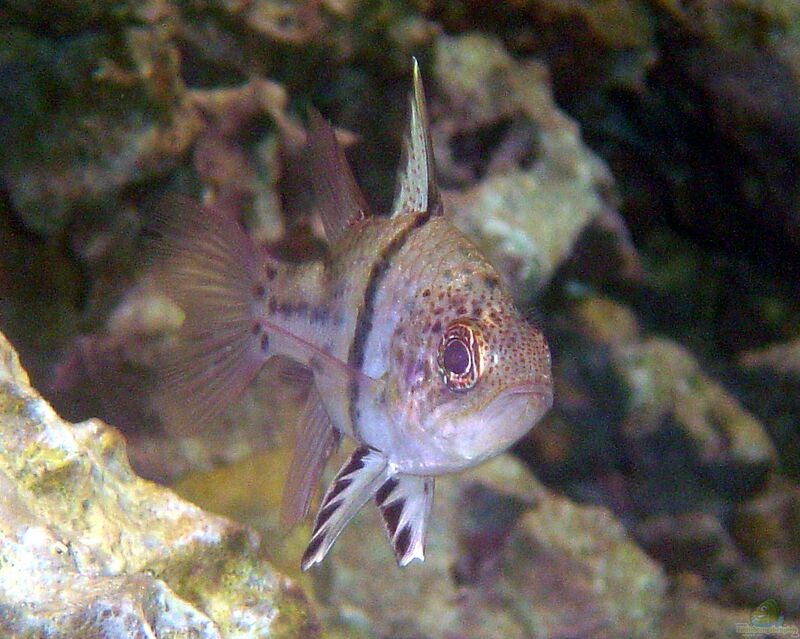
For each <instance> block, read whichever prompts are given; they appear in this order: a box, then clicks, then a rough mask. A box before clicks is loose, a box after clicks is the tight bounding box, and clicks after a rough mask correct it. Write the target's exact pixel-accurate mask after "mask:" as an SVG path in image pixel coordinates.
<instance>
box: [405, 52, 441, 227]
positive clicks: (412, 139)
mask: <svg viewBox="0 0 800 639" xmlns="http://www.w3.org/2000/svg"><path fill="white" fill-rule="evenodd" d="M412 75H413V87H412V89H411V99H410V103H411V105H410V109H409V117H408V128H407V130H406V134H405V137H404V138H403V161H402V164H401V170H400V176H399V180H398V191H397V195H396V197H395V200H394V205H393V207H392V217H394V216H397V215H408V214H412V215H419V214H424V215H426V216H427V217H430V216H432V215H442V214H443V211H444V209H443V207H442V198H441V194H440V193H439V187H438V185H437V184H436V171H435V168H434V159H433V144H432V142H431V132H430V122H429V121H428V108H427V106H426V104H425V90H424V88H423V86H422V75H421V74H420V70H419V64H418V63H417V59H416V58H414V59H413V72H412Z"/></svg>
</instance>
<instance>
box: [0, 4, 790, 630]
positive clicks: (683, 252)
mask: <svg viewBox="0 0 800 639" xmlns="http://www.w3.org/2000/svg"><path fill="white" fill-rule="evenodd" d="M412 56H417V57H418V59H419V61H420V65H421V68H422V73H423V78H424V80H425V84H426V91H427V96H428V102H429V110H430V116H431V123H432V132H433V145H434V152H435V155H436V164H437V174H438V177H439V181H440V184H441V186H442V188H443V190H444V191H445V198H446V206H447V208H448V209H449V211H450V212H451V213H452V214H453V216H454V220H455V223H456V224H457V225H458V226H459V227H460V228H461V229H462V230H464V231H465V232H467V233H468V234H469V235H470V237H472V238H473V239H474V240H475V241H476V242H477V243H478V244H479V245H480V246H481V248H482V249H483V250H484V251H485V252H486V254H487V255H488V256H489V257H490V259H491V260H492V261H493V263H494V264H495V265H496V266H497V267H498V269H499V270H500V271H501V272H502V274H503V276H504V277H505V278H506V280H507V281H508V283H509V284H510V285H511V286H512V289H513V290H514V292H515V295H516V296H517V300H518V302H519V304H520V306H521V307H522V308H523V309H525V310H526V312H528V313H529V314H530V315H531V318H532V320H533V321H537V322H540V323H541V324H542V326H543V327H544V329H545V332H546V334H547V336H548V339H549V341H550V345H551V349H552V353H553V367H554V373H555V397H556V399H555V406H554V408H553V410H552V411H551V412H550V414H549V415H548V416H547V417H546V418H545V420H544V421H543V422H542V423H540V424H539V425H537V426H536V428H534V430H533V431H531V432H530V433H529V435H528V436H527V437H526V438H525V439H524V440H523V441H522V442H520V443H519V444H518V445H517V446H516V447H515V448H514V450H513V451H511V452H510V453H508V454H506V455H503V456H500V457H498V458H496V459H494V460H492V461H491V462H489V463H486V464H484V465H482V466H480V467H478V468H476V469H474V470H472V471H469V472H467V473H463V474H461V475H456V476H453V477H448V478H445V479H442V480H441V481H437V484H438V486H439V489H438V491H437V498H436V503H435V504H434V514H433V518H432V523H431V530H430V531H429V539H428V544H427V551H426V561H425V562H424V563H422V564H420V563H415V564H412V565H411V566H409V567H407V568H405V569H399V568H397V567H396V565H395V562H394V558H393V556H392V553H391V550H390V548H389V547H388V545H387V544H386V541H385V539H384V538H383V536H384V533H383V531H382V530H381V527H382V526H381V524H380V523H379V522H378V519H377V516H375V515H374V513H371V512H367V511H368V510H369V509H365V511H364V512H362V513H361V514H360V515H359V516H358V517H357V519H356V520H355V521H354V522H353V524H352V525H351V526H350V527H349V528H348V530H347V531H345V532H344V533H343V534H342V537H341V539H340V540H339V543H337V545H336V547H335V548H334V550H333V551H332V553H331V555H330V557H329V558H328V559H327V560H326V562H325V563H324V564H323V565H322V566H321V567H320V568H319V569H315V570H313V571H310V572H309V573H304V574H301V573H300V572H299V570H298V565H299V558H300V555H301V554H302V551H303V547H304V544H305V542H306V541H307V540H308V535H309V525H308V524H306V525H304V526H301V527H300V528H299V529H296V530H294V531H291V532H289V533H287V532H286V531H282V530H281V527H280V523H279V515H278V509H279V503H280V495H281V490H282V480H283V478H284V476H285V474H286V469H287V468H288V463H289V459H290V456H291V451H292V447H293V441H294V440H293V430H294V427H295V426H294V422H295V419H296V414H297V411H298V408H299V407H300V406H301V405H302V403H303V399H304V393H305V391H306V388H305V385H304V384H303V383H301V382H302V377H301V376H295V378H293V379H291V380H287V379H286V377H285V376H284V375H281V374H279V373H278V372H277V367H275V366H270V365H268V366H267V367H266V368H265V370H264V371H263V372H262V373H261V374H260V375H259V377H258V379H257V380H256V382H255V383H254V384H253V386H252V388H250V389H249V390H248V391H247V392H246V393H245V396H244V397H242V398H241V400H240V401H239V402H237V403H236V405H235V406H232V407H231V408H230V409H229V410H227V411H226V412H225V414H224V415H222V416H221V417H219V418H218V419H215V420H214V421H213V423H211V424H209V426H208V428H207V429H206V430H207V432H206V433H204V434H203V435H202V436H196V437H183V438H180V437H175V436H171V435H169V432H171V431H172V430H174V429H171V427H170V423H169V422H170V420H171V419H172V418H173V417H172V416H170V415H167V414H163V413H162V411H160V410H159V407H158V405H157V404H155V403H154V402H153V401H152V395H151V393H150V389H151V388H152V384H153V374H152V365H153V362H154V361H155V359H156V358H157V357H158V354H159V352H161V351H162V350H163V348H164V347H165V344H166V343H168V342H169V339H170V334H171V331H174V329H175V326H176V323H177V322H178V321H179V320H178V319H176V317H174V313H173V312H172V307H171V306H170V305H168V304H165V303H164V300H163V299H161V298H160V297H159V296H158V295H157V294H155V293H154V291H153V288H152V286H151V282H150V281H149V280H148V277H147V275H146V264H145V260H144V259H143V258H142V254H143V251H142V239H143V238H142V235H143V228H144V227H145V224H146V223H147V222H148V220H149V219H150V218H149V217H148V216H150V215H152V211H153V210H154V208H155V207H156V206H157V203H158V202H160V201H161V200H163V198H165V197H167V196H169V194H171V193H177V192H180V193H188V194H190V195H192V196H194V197H197V198H198V199H202V200H203V201H205V202H207V203H211V204H213V206H216V207H219V208H220V209H221V210H225V211H229V212H231V213H232V214H234V215H237V216H238V217H239V218H240V219H241V220H242V221H243V223H244V224H245V226H246V227H247V229H248V230H249V232H250V234H251V236H252V237H253V238H254V239H255V240H256V241H257V242H258V243H259V244H261V245H263V246H265V247H267V248H268V249H269V250H270V251H272V252H274V253H276V254H278V255H281V256H282V257H283V258H284V259H287V260H292V261H302V260H311V259H318V258H320V257H321V256H323V255H324V253H325V243H324V240H323V239H322V237H323V236H322V233H321V227H320V224H319V221H318V220H317V219H316V218H315V217H313V216H311V215H310V213H309V212H310V207H309V197H310V194H309V193H308V191H307V189H305V188H304V187H303V184H304V178H303V170H304V166H303V163H302V161H301V160H300V159H299V155H300V153H299V151H300V149H301V148H302V145H303V143H304V139H305V132H304V119H305V112H306V108H307V107H308V106H309V105H312V104H313V105H315V106H316V107H317V108H318V109H320V111H322V113H323V114H324V115H325V116H326V117H327V118H328V119H330V120H331V121H332V122H333V123H334V124H335V126H336V127H337V128H339V129H340V131H341V133H342V136H343V138H344V139H346V140H347V141H348V143H349V144H348V150H347V153H348V157H349V159H350V161H351V163H352V165H353V167H354V171H355V173H356V176H357V178H358V180H359V182H360V184H361V185H362V188H363V190H364V192H365V194H366V195H367V197H368V199H369V200H370V203H371V204H372V205H373V209H374V210H378V211H387V210H388V209H389V206H390V204H391V200H392V196H393V191H394V182H395V172H396V166H397V163H398V158H399V154H400V143H401V139H402V135H403V131H404V127H405V119H406V105H407V99H406V95H407V92H408V89H409V86H410V72H411V57H412ZM0 81H1V83H0V86H2V91H1V92H0V143H2V146H1V147H0V332H2V334H3V335H5V336H6V337H7V341H6V340H4V339H2V335H0V494H1V495H2V498H0V636H3V637H25V638H27V637H30V638H39V637H42V636H47V637H55V638H61V637H64V638H67V637H86V638H93V637H120V638H128V637H131V638H133V637H150V636H152V637H159V638H162V637H170V638H173V637H175V638H178V637H180V638H182V637H201V638H205V637H223V638H226V639H227V638H233V637H236V638H239V637H242V638H244V637H312V638H313V637H326V638H338V637H342V638H344V637H348V638H349V637H354V638H362V637H364V638H366V637H380V638H383V639H428V638H430V639H439V638H441V639H469V638H481V639H483V638H486V639H492V638H495V637H497V638H498V639H499V638H501V637H502V638H504V639H505V638H516V637H519V638H526V639H528V638H537V639H538V638H553V639H555V638H567V637H582V638H590V637H669V636H682V637H687V638H690V639H691V638H700V637H703V638H712V639H713V638H717V637H740V636H747V635H750V636H764V635H766V636H769V635H770V633H773V634H774V635H775V636H779V635H789V636H800V631H798V628H800V3H798V2H796V0H507V1H503V2H490V1H486V0H484V1H481V0H461V1H455V0H442V1H438V0H406V1H395V2H391V1H388V0H382V1H381V0H307V1H306V0H297V1H289V0H127V1H124V0H101V1H97V0H48V1H45V0H41V1H39V0H0ZM17 354H18V356H17ZM29 382H30V383H29ZM34 389H36V390H34ZM50 405H52V408H53V409H54V411H55V412H54V411H53V410H51V408H50ZM95 418H97V419H95ZM71 422H74V423H71ZM128 459H129V460H130V465H129V462H128ZM332 466H334V467H335V466H336V464H335V463H334V464H332ZM165 487H168V488H165ZM148 633H149V634H148Z"/></svg>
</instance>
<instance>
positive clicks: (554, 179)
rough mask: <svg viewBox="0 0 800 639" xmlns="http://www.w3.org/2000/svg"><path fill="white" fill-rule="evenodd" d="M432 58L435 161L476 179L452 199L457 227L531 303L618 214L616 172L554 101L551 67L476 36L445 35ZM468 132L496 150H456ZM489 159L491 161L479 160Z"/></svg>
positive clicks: (454, 174) (452, 174) (448, 171)
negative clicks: (436, 103) (596, 228)
mask: <svg viewBox="0 0 800 639" xmlns="http://www.w3.org/2000/svg"><path fill="white" fill-rule="evenodd" d="M435 54H436V64H435V66H434V82H433V83H432V84H434V85H435V86H436V87H437V88H438V89H439V90H440V91H441V95H438V96H437V99H438V100H441V101H442V102H443V103H444V104H445V105H446V106H445V107H443V113H442V114H441V116H440V117H439V118H438V119H435V124H434V127H435V130H434V138H435V146H436V149H435V152H436V155H437V162H438V164H439V165H440V168H441V170H442V173H443V174H444V177H445V178H448V177H449V179H451V180H458V179H462V180H463V181H464V182H465V183H466V184H468V185H469V186H468V188H466V190H464V191H463V192H460V193H459V192H457V193H452V194H451V196H450V199H449V203H450V204H451V205H452V208H453V210H454V215H455V220H456V223H457V225H458V226H459V227H460V228H461V229H462V230H464V231H465V232H466V233H468V234H469V235H470V236H471V237H473V238H474V239H475V240H476V241H477V242H478V244H479V245H481V247H482V248H483V249H484V251H485V252H486V253H487V255H488V256H489V258H490V260H492V262H493V263H494V264H495V265H496V266H497V267H498V268H499V269H500V271H501V272H502V273H503V274H504V275H505V276H506V279H507V280H508V281H509V282H511V283H512V285H513V286H515V288H516V289H517V292H518V293H519V294H520V296H521V298H523V299H529V298H530V295H531V294H532V293H533V292H535V291H536V290H538V289H540V288H541V287H542V286H543V285H544V284H545V283H546V282H547V281H548V280H549V278H550V277H551V276H552V274H553V271H554V270H555V268H556V267H557V266H558V265H559V264H560V263H561V262H562V261H564V260H565V259H566V257H567V256H568V255H569V254H570V252H571V250H572V248H573V246H574V244H575V242H576V241H577V239H578V237H579V235H580V234H581V232H582V231H583V230H584V229H585V228H586V227H587V225H588V224H589V223H590V222H591V221H593V220H595V219H596V218H598V217H599V216H601V215H602V214H604V213H607V212H609V211H610V210H611V201H610V195H609V194H610V192H611V191H612V189H613V181H612V178H611V174H610V173H609V171H608V168H607V167H606V166H605V164H604V163H603V162H602V161H601V160H600V159H599V158H598V157H597V156H596V155H594V154H593V153H592V152H591V151H590V150H589V149H588V147H586V146H585V145H584V144H583V142H582V140H581V137H580V133H579V128H578V125H577V124H576V123H575V122H574V121H573V120H571V119H570V118H569V117H568V116H566V115H565V114H564V113H563V112H562V111H561V110H559V109H558V107H557V106H556V105H555V102H554V100H553V97H552V92H551V88H550V80H549V76H548V73H547V71H546V69H545V67H544V66H542V65H540V64H538V63H536V62H533V61H522V62H517V61H515V60H514V59H513V58H511V56H510V55H509V54H508V53H507V52H506V50H505V49H504V48H503V47H502V45H501V44H500V43H499V42H498V41H497V40H494V39H492V38H489V37H487V36H484V35H478V34H470V35H463V36H458V37H452V36H446V35H443V36H440V37H439V38H438V39H437V41H436V47H435ZM465 137H469V139H472V140H473V141H474V140H480V139H481V138H482V137H485V138H486V139H487V140H491V143H492V144H496V145H497V146H496V148H494V149H482V148H476V149H462V150H459V149H458V141H459V139H463V138H465ZM453 147H456V150H455V151H454V150H453ZM486 155H489V157H490V159H489V161H488V164H487V165H485V166H483V165H480V164H475V162H476V161H477V160H479V159H480V158H483V157H484V156H486ZM459 176H461V178H459ZM475 178H478V181H477V184H475V183H474V182H475Z"/></svg>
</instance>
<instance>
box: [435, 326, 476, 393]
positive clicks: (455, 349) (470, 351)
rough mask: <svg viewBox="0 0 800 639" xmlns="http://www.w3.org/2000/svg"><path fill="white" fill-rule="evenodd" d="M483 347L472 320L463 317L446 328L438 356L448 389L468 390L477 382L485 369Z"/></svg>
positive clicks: (440, 370)
mask: <svg viewBox="0 0 800 639" xmlns="http://www.w3.org/2000/svg"><path fill="white" fill-rule="evenodd" d="M482 344H483V339H482V336H481V332H480V328H478V326H477V324H476V323H475V322H473V321H472V320H471V319H468V318H460V319H457V320H455V321H454V322H452V323H451V324H450V325H449V326H448V327H447V329H446V330H445V332H444V335H442V341H441V342H440V344H439V355H438V357H437V363H438V365H439V372H440V373H441V375H442V379H443V380H444V383H445V385H446V386H447V388H449V389H450V390H452V391H467V390H469V389H471V388H472V387H474V386H475V384H477V383H478V379H479V378H480V375H481V370H482V368H483V366H482V363H483V361H482V357H481V355H482V352H481V351H482V348H481V346H482Z"/></svg>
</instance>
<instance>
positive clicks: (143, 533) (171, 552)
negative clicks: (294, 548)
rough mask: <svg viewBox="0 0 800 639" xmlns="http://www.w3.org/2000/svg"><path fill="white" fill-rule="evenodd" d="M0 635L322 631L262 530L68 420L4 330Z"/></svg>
mask: <svg viewBox="0 0 800 639" xmlns="http://www.w3.org/2000/svg"><path fill="white" fill-rule="evenodd" d="M0 493H2V498H1V499H0V635H2V636H4V637H9V636H11V637H19V638H31V639H33V638H39V637H42V636H47V637H51V638H53V639H62V638H63V639H67V638H71V637H77V636H80V637H81V638H82V639H91V638H94V637H97V638H100V637H103V638H120V639H127V638H131V639H132V638H134V637H167V636H168V637H175V638H179V637H187V638H188V637H196V638H208V639H211V638H214V639H217V638H220V639H222V638H233V637H242V638H243V637H248V638H249V637H299V636H302V637H315V636H317V634H318V631H317V625H316V622H315V620H314V618H313V616H312V615H311V613H310V611H309V608H308V604H307V602H306V601H305V599H304V597H303V596H302V594H301V593H299V591H298V589H297V587H296V586H295V585H294V584H293V583H292V582H291V581H290V580H289V579H287V578H286V577H284V576H282V575H280V574H278V573H276V572H275V571H274V570H273V569H272V568H271V567H270V566H269V565H268V564H267V563H266V562H265V561H264V560H263V557H262V555H261V551H260V549H259V540H258V537H257V535H256V534H255V533H254V532H253V531H252V530H250V529H248V528H246V527H244V526H242V525H240V524H236V523H234V522H231V521H230V520H227V519H225V518H223V517H218V516H215V515H209V514H206V513H204V512H203V511H202V510H200V509H199V508H197V507H196V506H194V505H192V504H190V503H189V502H186V501H184V500H182V499H180V498H179V497H177V496H176V495H175V494H173V493H172V492H171V491H169V490H167V489H165V488H162V487H159V486H157V485H155V484H153V483H150V482H148V481H145V480H143V479H140V478H139V477H137V476H136V475H135V474H134V473H133V471H132V470H131V468H130V466H129V465H128V461H127V458H126V454H125V446H124V442H123V440H122V437H121V436H120V435H119V434H118V433H117V431H115V430H114V429H112V428H110V427H108V426H106V425H105V424H103V423H102V422H100V421H98V420H88V421H85V422H82V423H79V424H69V423H67V422H64V421H62V420H61V419H60V418H59V417H58V415H56V413H55V412H54V411H53V410H52V408H51V407H50V406H49V405H48V404H47V403H46V402H45V401H44V400H43V399H42V398H41V397H40V396H39V395H38V394H37V393H36V391H35V390H33V389H32V388H31V387H30V386H28V384H27V378H26V375H25V373H24V371H23V370H22V369H21V368H20V366H19V364H18V362H17V358H16V354H15V353H14V351H13V349H12V348H11V347H10V345H9V344H8V342H6V341H5V338H4V337H3V336H2V335H0Z"/></svg>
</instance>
